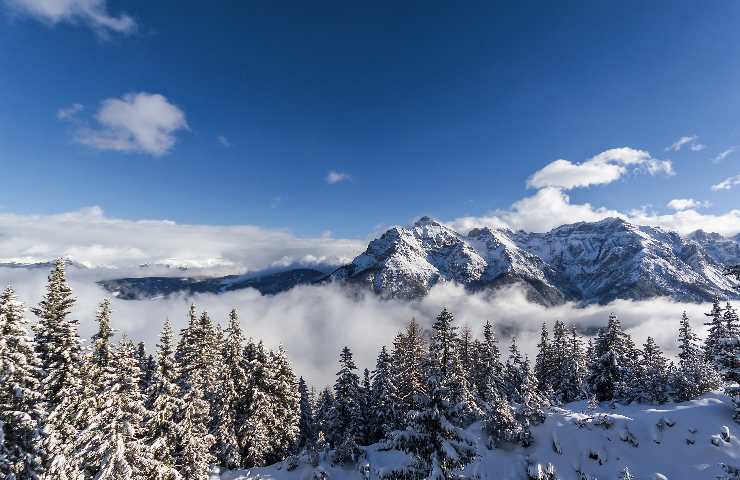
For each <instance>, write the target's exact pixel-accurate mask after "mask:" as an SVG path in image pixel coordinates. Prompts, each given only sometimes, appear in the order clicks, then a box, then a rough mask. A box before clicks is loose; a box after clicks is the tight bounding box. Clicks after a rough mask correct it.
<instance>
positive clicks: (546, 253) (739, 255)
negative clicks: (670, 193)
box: [331, 217, 740, 304]
mask: <svg viewBox="0 0 740 480" xmlns="http://www.w3.org/2000/svg"><path fill="white" fill-rule="evenodd" d="M692 237H693V238H692ZM699 237H701V238H702V239H704V240H703V241H699ZM733 245H734V247H733ZM733 262H737V263H740V245H738V242H737V239H727V238H724V237H720V236H717V235H716V234H713V235H706V234H705V235H704V236H703V237H702V236H701V235H700V234H699V233H698V232H697V233H694V234H692V235H691V236H688V237H686V238H684V237H681V236H680V235H678V234H677V233H674V232H670V231H665V230H662V229H660V228H655V227H648V226H637V225H632V224H630V223H628V222H626V221H624V220H622V219H618V218H608V219H605V220H602V221H599V222H592V223H588V222H580V223H575V224H572V225H563V226H561V227H558V228H555V229H553V230H551V231H550V232H547V233H528V232H524V231H518V232H512V231H511V230H508V229H500V228H497V229H490V228H483V229H474V230H472V231H470V232H468V233H467V234H461V233H458V232H455V231H454V230H452V229H450V228H448V227H446V226H445V225H442V224H440V223H439V222H436V221H434V220H432V219H430V218H428V217H424V218H422V219H421V220H419V221H418V222H416V223H415V224H414V225H412V226H410V227H408V228H402V227H394V228H392V229H390V230H388V231H387V232H385V233H384V234H383V235H382V236H381V237H380V238H378V239H376V240H373V241H372V242H370V245H369V246H368V248H367V250H366V251H365V252H364V253H362V254H361V255H359V256H358V257H356V258H355V259H354V260H353V261H352V263H350V264H349V265H346V266H344V267H341V268H339V269H338V270H336V271H335V272H334V273H332V274H331V278H332V279H334V280H336V281H342V282H349V283H352V284H355V285H361V286H365V287H367V288H370V289H372V290H373V291H374V292H376V293H378V294H380V295H383V296H385V297H394V298H408V299H412V298H418V297H421V296H423V295H425V294H426V293H427V292H428V291H429V289H430V288H431V287H432V286H434V285H435V284H437V283H439V282H456V283H459V284H461V285H464V286H465V287H466V288H468V289H470V290H482V289H490V288H496V287H499V286H502V285H507V284H513V283H516V284H520V285H522V286H524V287H525V288H526V289H527V291H528V294H529V296H530V297H531V298H532V299H534V300H536V301H539V302H541V303H545V304H557V303H561V302H563V301H565V300H573V301H577V302H581V303H584V304H589V303H608V302H610V301H612V300H614V299H618V298H626V299H643V298H650V297H654V296H668V297H672V298H675V299H677V300H683V301H706V300H709V299H711V298H712V297H713V296H714V295H721V296H727V297H735V296H737V291H736V290H735V286H736V282H735V281H734V280H732V279H730V278H728V277H726V276H725V275H723V270H724V265H725V264H727V263H733Z"/></svg>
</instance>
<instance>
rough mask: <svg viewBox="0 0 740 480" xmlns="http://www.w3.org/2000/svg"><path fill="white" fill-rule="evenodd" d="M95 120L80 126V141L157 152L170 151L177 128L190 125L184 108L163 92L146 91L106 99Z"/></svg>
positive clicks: (158, 153)
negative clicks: (88, 124) (170, 99)
mask: <svg viewBox="0 0 740 480" xmlns="http://www.w3.org/2000/svg"><path fill="white" fill-rule="evenodd" d="M95 120H96V121H97V123H98V125H97V126H96V127H88V126H81V127H79V128H78V130H77V132H76V139H77V141H78V142H79V143H81V144H83V145H87V146H89V147H92V148H96V149H99V150H115V151H119V152H139V153H146V154H149V155H153V156H161V155H165V154H166V153H168V152H169V151H170V150H171V149H172V147H173V146H174V145H175V140H176V138H175V134H176V132H177V131H179V130H183V129H187V128H188V124H187V121H186V119H185V113H184V112H183V111H182V110H180V108H178V107H177V106H176V105H174V104H172V103H170V102H169V101H168V100H167V98H165V97H164V96H162V95H159V94H152V93H146V92H140V93H129V94H126V95H124V96H123V97H122V98H109V99H106V100H104V101H103V102H102V104H101V107H100V110H98V113H97V114H96V115H95Z"/></svg>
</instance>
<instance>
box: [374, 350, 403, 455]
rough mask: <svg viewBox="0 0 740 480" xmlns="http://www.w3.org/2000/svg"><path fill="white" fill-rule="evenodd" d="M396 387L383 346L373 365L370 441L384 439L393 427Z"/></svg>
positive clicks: (395, 422) (394, 421)
mask: <svg viewBox="0 0 740 480" xmlns="http://www.w3.org/2000/svg"><path fill="white" fill-rule="evenodd" d="M396 399H397V394H396V385H395V383H394V378H393V372H392V360H391V356H390V355H389V354H388V351H387V350H386V348H385V346H383V347H382V348H381V349H380V353H379V354H378V360H377V361H376V363H375V370H374V371H373V377H372V385H371V404H372V412H371V421H370V431H371V441H378V440H380V439H382V438H385V437H386V436H387V435H388V434H389V433H390V432H391V431H393V427H394V425H397V424H398V419H397V418H396V415H397V413H396V411H397V410H396V405H395V402H396Z"/></svg>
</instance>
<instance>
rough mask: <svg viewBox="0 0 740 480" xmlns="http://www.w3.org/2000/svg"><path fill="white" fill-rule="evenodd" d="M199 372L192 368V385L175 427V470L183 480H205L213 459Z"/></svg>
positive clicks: (206, 403)
mask: <svg viewBox="0 0 740 480" xmlns="http://www.w3.org/2000/svg"><path fill="white" fill-rule="evenodd" d="M199 376H200V372H199V371H198V370H197V369H196V370H194V371H193V377H192V378H191V379H190V382H191V385H192V388H189V389H188V390H187V391H186V392H185V396H184V397H183V403H184V411H183V417H182V420H181V421H180V422H179V424H178V426H177V432H178V460H179V462H178V471H179V473H180V475H181V476H182V478H183V480H208V478H209V475H208V472H209V468H210V465H211V464H212V463H213V462H214V461H215V457H214V456H213V455H212V454H211V447H212V446H213V441H214V440H213V436H212V435H210V434H209V433H208V424H209V423H210V418H209V414H208V410H209V407H208V402H207V401H206V400H205V399H204V398H203V389H202V388H198V386H200V385H202V384H203V380H202V379H201V378H199Z"/></svg>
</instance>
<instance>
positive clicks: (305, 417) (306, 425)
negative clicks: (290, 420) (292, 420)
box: [298, 377, 316, 449]
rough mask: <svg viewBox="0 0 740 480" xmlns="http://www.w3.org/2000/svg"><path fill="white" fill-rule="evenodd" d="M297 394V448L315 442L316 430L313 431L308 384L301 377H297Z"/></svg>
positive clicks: (311, 405)
mask: <svg viewBox="0 0 740 480" xmlns="http://www.w3.org/2000/svg"><path fill="white" fill-rule="evenodd" d="M298 394H299V395H300V411H301V417H300V421H299V423H298V430H299V432H300V433H299V435H298V448H300V449H302V448H306V447H308V446H312V445H314V444H315V443H316V432H315V431H314V416H313V404H312V402H311V398H310V397H311V395H310V392H309V390H308V385H307V384H306V381H305V380H303V377H300V378H299V379H298Z"/></svg>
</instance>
